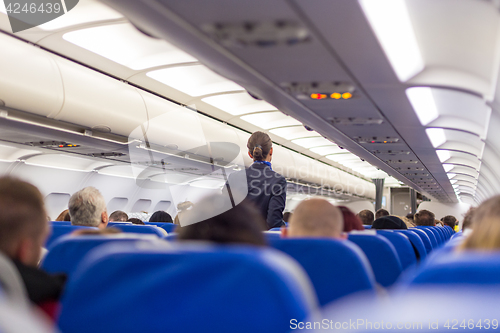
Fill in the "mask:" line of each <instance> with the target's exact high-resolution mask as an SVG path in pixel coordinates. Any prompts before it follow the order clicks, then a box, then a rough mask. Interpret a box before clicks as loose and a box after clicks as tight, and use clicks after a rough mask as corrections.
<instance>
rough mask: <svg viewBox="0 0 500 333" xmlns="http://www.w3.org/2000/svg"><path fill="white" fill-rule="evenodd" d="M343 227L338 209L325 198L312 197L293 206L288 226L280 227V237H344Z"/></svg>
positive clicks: (342, 219)
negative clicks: (295, 206)
mask: <svg viewBox="0 0 500 333" xmlns="http://www.w3.org/2000/svg"><path fill="white" fill-rule="evenodd" d="M353 215H354V214H353ZM343 229H344V218H343V216H342V212H341V211H340V209H339V208H338V207H335V206H334V205H332V204H331V203H329V202H328V201H327V200H324V199H319V198H314V199H309V200H304V201H302V202H301V203H300V204H299V205H298V206H297V208H295V210H294V212H293V215H292V217H291V219H290V221H289V224H288V228H285V227H282V228H281V237H283V238H286V237H290V238H301V237H321V238H346V235H345V234H343V233H342V230H343Z"/></svg>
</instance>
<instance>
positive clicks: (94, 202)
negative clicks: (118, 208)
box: [68, 187, 108, 229]
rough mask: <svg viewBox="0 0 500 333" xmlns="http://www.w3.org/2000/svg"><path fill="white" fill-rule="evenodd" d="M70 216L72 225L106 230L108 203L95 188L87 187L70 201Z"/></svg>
mask: <svg viewBox="0 0 500 333" xmlns="http://www.w3.org/2000/svg"><path fill="white" fill-rule="evenodd" d="M68 206H69V215H70V217H71V224H72V225H81V226H88V227H97V228H100V229H104V228H106V226H107V225H108V212H107V211H106V201H104V197H103V196H102V194H101V192H99V190H98V189H96V188H95V187H85V188H84V189H82V190H80V191H78V192H76V193H75V194H73V195H72V196H71V198H70V199H69V203H68Z"/></svg>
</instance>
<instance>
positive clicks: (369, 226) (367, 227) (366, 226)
mask: <svg viewBox="0 0 500 333" xmlns="http://www.w3.org/2000/svg"><path fill="white" fill-rule="evenodd" d="M363 227H364V228H365V229H371V228H372V226H371V225H363Z"/></svg>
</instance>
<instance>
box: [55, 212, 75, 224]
mask: <svg viewBox="0 0 500 333" xmlns="http://www.w3.org/2000/svg"><path fill="white" fill-rule="evenodd" d="M55 221H68V222H69V221H71V218H70V216H69V211H68V210H67V209H65V210H63V211H62V212H61V214H59V216H58V217H57V218H56V219H55Z"/></svg>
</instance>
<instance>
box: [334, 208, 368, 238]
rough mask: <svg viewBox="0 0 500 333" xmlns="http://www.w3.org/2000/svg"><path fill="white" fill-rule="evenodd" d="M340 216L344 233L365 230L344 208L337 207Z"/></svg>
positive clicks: (355, 217)
mask: <svg viewBox="0 0 500 333" xmlns="http://www.w3.org/2000/svg"><path fill="white" fill-rule="evenodd" d="M338 207H339V209H340V211H341V212H342V215H343V217H344V232H349V231H352V230H365V227H363V222H361V220H360V219H359V218H358V217H357V216H356V215H355V214H354V213H353V212H352V210H350V209H349V208H347V207H345V206H338Z"/></svg>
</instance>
